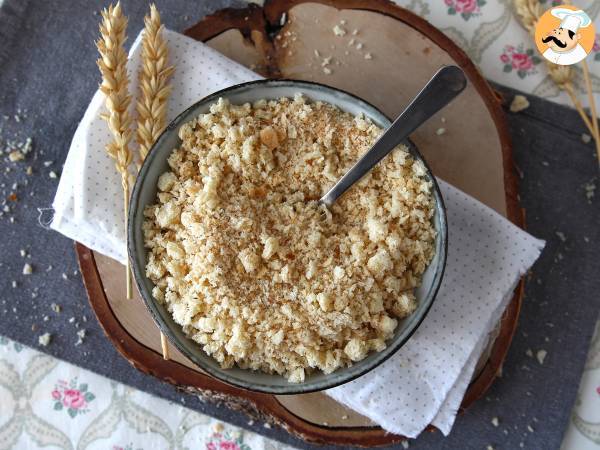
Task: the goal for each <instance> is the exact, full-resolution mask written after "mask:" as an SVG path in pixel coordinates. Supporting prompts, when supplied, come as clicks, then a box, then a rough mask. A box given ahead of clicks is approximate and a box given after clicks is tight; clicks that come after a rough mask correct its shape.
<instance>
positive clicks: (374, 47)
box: [77, 0, 523, 446]
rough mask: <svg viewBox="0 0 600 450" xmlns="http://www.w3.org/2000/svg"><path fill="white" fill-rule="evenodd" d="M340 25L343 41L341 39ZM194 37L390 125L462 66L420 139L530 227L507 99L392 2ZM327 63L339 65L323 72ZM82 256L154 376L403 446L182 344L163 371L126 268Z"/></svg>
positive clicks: (214, 22) (99, 304) (494, 345)
mask: <svg viewBox="0 0 600 450" xmlns="http://www.w3.org/2000/svg"><path fill="white" fill-rule="evenodd" d="M336 25H339V26H340V28H342V29H343V30H345V34H344V35H340V34H342V33H341V32H340V31H339V30H338V32H337V33H335V32H334V27H335V26H336ZM355 30H356V31H355ZM186 34H187V35H189V36H191V37H193V38H195V39H198V40H201V41H204V42H206V43H207V44H208V45H210V46H211V47H213V48H215V49H217V50H219V51H221V52H222V53H224V54H225V55H227V56H228V57H230V58H231V59H233V60H235V61H238V62H240V63H241V64H244V65H246V66H248V67H250V68H252V69H253V70H256V71H257V72H259V73H260V74H262V75H263V76H266V77H285V78H295V79H302V80H311V81H318V82H321V83H325V84H329V85H332V86H335V87H338V88H341V89H344V90H347V91H349V92H351V93H353V94H357V95H359V96H360V97H362V98H364V99H365V100H367V101H369V102H371V103H373V104H374V105H375V106H377V107H379V108H380V109H381V110H382V111H383V112H384V113H386V114H387V115H388V116H389V117H395V116H396V115H397V114H398V113H399V112H400V111H401V110H402V109H403V107H404V106H406V104H407V103H408V101H409V100H410V99H411V98H412V97H413V96H414V95H415V94H416V93H417V92H418V91H419V89H420V88H421V87H422V86H423V84H424V83H425V82H426V81H427V80H428V79H429V78H430V77H431V76H432V74H433V73H434V72H435V71H436V70H437V69H439V67H440V66H442V65H444V64H456V65H459V66H460V67H462V69H463V70H464V71H465V72H466V74H467V76H468V79H469V85H468V87H467V89H466V91H465V92H464V93H463V94H462V95H461V96H460V97H459V98H458V99H457V100H456V101H454V102H453V103H452V104H451V105H450V106H449V107H448V108H446V109H444V110H443V111H442V112H440V113H439V114H438V115H437V116H435V117H433V118H432V119H431V120H430V121H428V122H427V123H426V124H425V125H424V126H423V127H421V128H420V129H419V130H418V131H417V132H415V133H414V134H413V135H412V136H411V137H412V139H413V141H414V142H415V144H416V145H417V146H418V147H419V149H420V151H421V152H422V154H423V155H424V157H425V158H426V159H427V161H428V162H429V163H430V165H431V168H432V170H433V172H434V173H435V174H436V175H437V176H439V177H441V178H443V179H445V180H446V181H448V182H450V183H452V184H453V185H455V186H457V187H458V188H460V189H462V190H463V191H465V192H467V193H468V194H470V195H472V196H473V197H475V198H477V199H479V200H480V201H481V202H483V203H485V204H487V205H488V206H490V207H491V208H493V209H495V210H496V211H497V212H499V213H500V214H502V215H504V216H506V217H508V218H509V219H510V220H511V221H513V222H514V223H516V224H517V225H520V226H522V225H523V223H522V215H521V211H520V209H519V206H518V203H517V198H516V192H517V190H516V177H515V174H514V173H513V168H512V159H511V149H510V142H509V137H508V132H507V127H506V123H505V118H504V115H503V112H502V110H501V108H500V103H499V99H498V98H497V97H496V96H495V94H494V92H493V91H492V90H491V89H490V87H489V86H488V84H487V83H486V81H485V80H484V79H483V78H482V77H481V75H480V74H479V72H478V71H477V69H476V68H475V66H474V65H473V63H472V62H471V61H470V60H469V59H468V57H467V56H466V55H465V54H464V53H463V52H462V51H461V50H460V49H459V48H458V47H456V45H454V44H453V43H452V41H450V40H449V39H448V38H447V37H445V36H444V35H443V34H442V33H441V32H440V31H438V30H437V29H435V28H434V27H433V26H432V25H430V24H429V23H428V22H426V21H425V20H423V19H421V18H419V17H417V16H415V15H414V14H412V13H411V12H409V11H407V10H405V9H402V8H400V7H398V6H395V5H394V4H392V3H390V2H387V1H384V0H338V1H333V0H322V1H311V2H308V1H304V0H281V1H272V2H267V3H266V5H265V6H264V7H263V8H260V7H258V6H256V5H251V6H250V7H248V8H246V9H241V10H235V9H226V10H222V11H219V12H217V13H215V14H213V15H211V16H208V17H206V18H205V19H204V20H202V21H201V22H200V23H198V24H197V25H195V26H194V27H192V28H190V29H189V30H187V31H186ZM325 58H330V59H329V63H328V64H325V65H324V62H325ZM324 69H327V70H324ZM191 100H198V99H191ZM441 129H443V130H444V131H443V132H442V131H441ZM77 253H78V257H79V262H80V266H81V272H82V274H83V277H84V282H85V285H86V289H87V292H88V295H89V299H90V303H91V305H92V307H93V309H94V311H95V313H96V315H97V317H98V320H99V321H100V324H101V325H102V327H103V328H104V330H105V332H106V334H107V336H108V337H109V339H110V340H111V341H112V342H113V344H114V345H115V346H116V347H117V349H118V350H119V351H120V352H121V354H123V356H124V357H125V358H127V359H128V360H129V361H130V362H131V363H132V364H133V365H134V366H135V367H137V368H138V369H140V370H142V371H143V372H146V373H148V374H151V375H153V376H156V377H158V378H160V379H162V380H164V381H167V382H169V383H171V384H174V385H176V386H179V387H181V388H182V389H185V390H186V391H189V392H192V393H196V394H200V395H202V396H203V397H205V398H206V399H209V400H214V401H219V402H225V403H226V404H227V405H228V406H230V407H231V408H234V409H237V410H239V409H242V410H244V411H246V412H247V413H248V414H249V415H251V416H252V417H254V418H258V419H261V420H266V421H269V422H272V423H275V424H279V425H281V426H283V427H284V428H286V429H287V430H288V431H289V432H291V433H293V434H295V435H298V436H300V437H302V438H304V439H306V440H308V441H311V442H320V443H328V444H348V445H350V444H351V445H362V446H371V445H384V444H391V443H393V442H397V441H399V440H400V439H402V437H401V436H397V435H392V434H388V433H386V432H385V431H384V430H382V429H381V428H380V427H378V426H377V424H374V423H372V422H371V421H370V420H369V419H367V418H365V417H363V416H361V415H359V414H357V413H355V412H353V411H351V410H349V409H347V408H345V407H344V406H342V405H340V404H339V403H337V402H335V401H334V400H332V399H330V398H329V397H327V396H326V395H324V394H320V393H313V394H304V395H293V396H273V395H267V394H257V393H253V392H249V391H245V390H242V389H239V388H235V387H232V386H229V385H226V384H224V383H222V382H220V381H217V380H215V379H213V378H211V377H209V376H208V375H206V374H204V373H202V371H201V370H200V369H199V368H198V367H196V366H194V364H193V363H191V362H190V361H189V360H188V359H186V358H185V357H184V356H183V355H181V354H180V353H179V352H178V351H177V350H176V349H175V348H174V347H172V346H171V347H170V352H171V360H169V361H164V360H163V359H162V357H161V350H160V348H161V347H160V335H159V332H158V329H157V328H156V327H155V326H154V323H153V322H152V319H151V316H150V314H149V313H148V312H147V310H146V308H145V306H144V304H143V302H142V300H141V298H140V297H139V295H137V292H136V296H135V298H134V299H133V300H126V299H125V289H124V286H125V282H124V273H123V268H122V266H121V265H120V264H118V263H117V262H115V261H113V260H111V259H109V258H107V257H105V256H102V255H100V254H98V253H96V252H93V251H91V250H89V249H88V248H86V247H85V246H83V245H81V244H77ZM521 296H522V284H521V285H520V286H519V288H518V289H517V292H516V293H515V296H514V298H513V300H512V302H511V303H510V305H509V306H508V308H507V310H506V312H505V314H504V316H503V317H502V319H501V321H500V322H499V323H498V326H497V327H496V329H495V330H494V331H493V332H492V333H491V334H490V336H489V345H488V346H487V349H486V350H485V352H484V354H483V355H482V357H481V359H480V361H479V365H478V367H477V370H476V372H475V376H474V378H473V380H472V382H471V385H470V386H469V389H468V390H467V392H466V395H465V398H464V400H463V404H462V408H466V407H468V405H469V404H471V403H472V402H473V401H475V400H476V399H477V398H479V397H480V396H481V395H482V394H483V393H484V392H485V391H486V390H487V388H488V387H489V386H490V384H491V383H492V381H493V380H494V378H495V376H496V374H497V372H498V371H499V369H500V368H501V364H502V361H503V360H504V357H505V356H506V352H507V351H508V347H509V344H510V341H511V339H512V335H513V333H514V329H515V326H516V322H517V317H518V314H519V308H520V304H521Z"/></svg>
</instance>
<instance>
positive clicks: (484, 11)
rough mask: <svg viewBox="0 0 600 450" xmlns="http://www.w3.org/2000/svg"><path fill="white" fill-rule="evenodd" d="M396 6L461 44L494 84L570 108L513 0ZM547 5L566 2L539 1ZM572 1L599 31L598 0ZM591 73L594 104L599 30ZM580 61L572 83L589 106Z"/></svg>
mask: <svg viewBox="0 0 600 450" xmlns="http://www.w3.org/2000/svg"><path fill="white" fill-rule="evenodd" d="M394 2H395V3H397V4H398V5H400V6H402V7H404V8H407V9H410V10H411V11H413V12H414V13H416V14H417V15H419V16H422V17H424V18H425V19H427V20H428V21H429V22H431V23H432V24H433V25H435V26H436V27H437V28H439V29H440V30H441V31H443V32H444V33H445V34H446V35H447V36H448V37H450V38H451V39H452V40H453V41H454V42H455V43H456V44H457V45H458V46H459V47H461V48H462V49H463V50H464V51H465V52H466V53H467V54H468V55H469V57H470V58H471V59H472V60H473V62H474V63H475V64H476V65H477V66H478V67H479V69H480V70H481V72H482V73H483V75H484V76H485V77H486V78H488V79H489V80H492V81H494V82H497V83H500V84H503V85H505V86H509V87H512V88H515V89H518V90H520V91H523V92H525V93H529V94H533V95H537V96H539V97H544V98H546V99H549V100H551V101H555V102H559V103H563V104H566V105H569V106H571V102H570V100H569V98H568V96H567V95H566V94H565V93H564V92H561V91H560V90H559V89H558V88H557V87H556V85H555V84H554V82H553V81H552V80H551V79H550V77H549V76H548V70H547V68H546V64H545V60H544V59H543V57H542V55H540V54H539V52H538V51H537V49H536V46H535V43H534V42H533V40H532V38H531V36H530V35H529V34H528V33H527V32H526V31H525V29H523V27H522V26H521V25H520V23H519V22H518V20H517V19H516V17H515V15H514V14H513V10H512V0H394ZM540 3H541V5H542V8H544V9H547V8H551V7H553V6H556V5H558V4H561V3H564V2H562V1H558V0H541V1H540ZM575 4H576V5H577V6H579V7H581V8H582V9H584V10H585V11H586V12H587V14H588V15H589V16H590V17H591V18H592V20H593V21H594V24H595V26H596V30H597V31H599V30H600V1H598V0H577V1H575ZM586 61H587V63H588V64H589V67H590V72H591V75H592V85H593V90H594V93H595V96H596V104H599V103H600V34H599V35H598V36H597V39H596V45H595V46H594V50H593V51H592V53H591V54H590V55H589V56H588V57H587V59H586ZM580 66H581V65H580V64H578V65H575V66H574V67H575V78H574V83H575V86H576V89H577V91H578V94H579V97H580V99H581V101H582V103H583V104H584V105H587V103H588V101H587V95H586V94H585V92H586V91H585V85H584V79H583V73H582V71H581V68H580Z"/></svg>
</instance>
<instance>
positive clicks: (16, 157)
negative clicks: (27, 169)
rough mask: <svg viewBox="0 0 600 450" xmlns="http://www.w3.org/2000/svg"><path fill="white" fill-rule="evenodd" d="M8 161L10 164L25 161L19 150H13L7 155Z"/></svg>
mask: <svg viewBox="0 0 600 450" xmlns="http://www.w3.org/2000/svg"><path fill="white" fill-rule="evenodd" d="M8 159H9V160H10V162H17V161H23V160H24V159H25V155H24V154H23V153H21V152H20V151H19V150H14V151H12V152H10V153H9V154H8Z"/></svg>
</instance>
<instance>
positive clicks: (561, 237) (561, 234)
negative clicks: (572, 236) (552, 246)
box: [555, 231, 567, 242]
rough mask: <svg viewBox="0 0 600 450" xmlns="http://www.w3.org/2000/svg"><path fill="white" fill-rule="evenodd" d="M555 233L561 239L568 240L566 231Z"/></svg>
mask: <svg viewBox="0 0 600 450" xmlns="http://www.w3.org/2000/svg"><path fill="white" fill-rule="evenodd" d="M555 234H556V235H557V236H558V238H559V239H560V240H561V241H563V242H565V241H566V240H567V238H566V236H565V233H563V232H562V231H557V232H556V233H555Z"/></svg>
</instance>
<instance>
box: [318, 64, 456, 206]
mask: <svg viewBox="0 0 600 450" xmlns="http://www.w3.org/2000/svg"><path fill="white" fill-rule="evenodd" d="M466 85H467V80H466V78H465V74H464V73H463V71H462V70H461V69H460V68H458V67H456V66H446V67H442V68H441V69H440V70H438V71H437V73H436V74H435V75H434V76H433V77H432V78H431V80H429V82H428V83H427V84H426V85H425V87H424V88H423V89H422V90H421V92H419V94H418V95H417V96H416V97H415V98H414V99H413V101H412V102H411V103H410V104H409V105H408V106H407V107H406V109H405V110H404V111H403V112H402V113H401V114H400V115H399V116H398V118H397V119H396V120H395V121H394V123H392V125H391V126H390V127H389V128H388V129H387V130H386V131H385V132H384V133H383V134H382V135H381V136H380V137H379V139H378V140H377V141H376V142H375V144H374V145H373V147H371V149H370V150H369V151H368V152H367V153H365V154H364V155H363V157H362V158H360V159H359V160H358V162H357V163H356V164H354V166H352V168H351V169H350V170H349V171H348V172H346V174H345V175H344V176H343V177H342V178H340V179H339V181H338V182H337V183H336V184H335V185H334V186H333V187H332V188H331V189H330V190H329V192H327V194H325V195H324V196H323V197H322V198H321V200H320V202H321V203H323V204H325V205H326V206H327V207H330V206H331V205H332V204H333V203H334V202H335V201H336V200H337V199H338V198H339V197H340V196H341V195H342V194H343V193H344V192H346V191H347V190H348V189H349V188H350V186H352V185H353V184H354V183H356V182H358V181H359V180H360V179H361V178H362V177H363V176H365V175H366V174H367V173H368V172H369V171H370V170H371V169H372V168H373V167H374V166H375V165H376V164H377V163H378V162H379V161H381V160H382V159H383V158H384V157H385V156H387V154H388V153H390V152H391V151H392V150H393V149H394V148H396V146H398V145H399V144H400V143H401V142H402V141H404V140H405V139H406V138H407V137H408V135H409V134H410V133H412V132H413V131H414V130H416V129H417V128H418V127H420V126H421V124H423V122H425V121H426V120H427V119H429V118H430V117H431V116H432V115H434V114H435V113H436V112H438V111H439V110H440V109H442V108H443V107H444V106H446V105H447V104H448V103H450V101H451V100H452V99H454V97H456V96H457V95H458V94H460V93H461V92H462V91H463V89H464V88H465V87H466Z"/></svg>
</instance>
